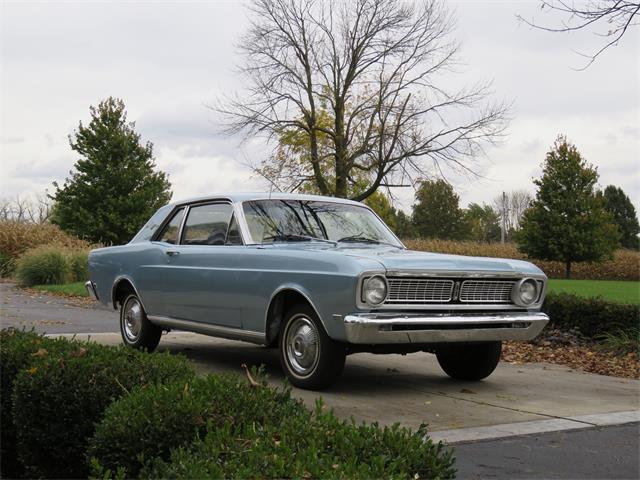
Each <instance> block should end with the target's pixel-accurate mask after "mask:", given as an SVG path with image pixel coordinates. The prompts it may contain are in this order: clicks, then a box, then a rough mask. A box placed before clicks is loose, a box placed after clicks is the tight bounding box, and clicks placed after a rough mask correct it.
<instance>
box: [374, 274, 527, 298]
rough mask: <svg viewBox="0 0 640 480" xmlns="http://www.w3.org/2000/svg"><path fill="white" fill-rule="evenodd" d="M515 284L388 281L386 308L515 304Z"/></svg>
mask: <svg viewBox="0 0 640 480" xmlns="http://www.w3.org/2000/svg"><path fill="white" fill-rule="evenodd" d="M515 283H516V280H484V279H482V280H463V279H459V280H456V279H442V278H420V277H387V284H388V286H389V293H388V295H387V299H386V300H385V304H386V305H402V304H404V305H422V304H424V305H426V304H445V303H448V304H465V303H466V304H469V303H472V304H496V303H512V302H511V289H512V288H513V285H515Z"/></svg>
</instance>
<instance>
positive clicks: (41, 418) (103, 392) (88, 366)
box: [13, 342, 195, 478]
mask: <svg viewBox="0 0 640 480" xmlns="http://www.w3.org/2000/svg"><path fill="white" fill-rule="evenodd" d="M75 346H76V348H75V349H73V350H72V351H71V352H68V353H64V354H60V355H56V354H45V355H42V356H38V357H35V358H36V359H37V360H36V361H34V362H32V364H31V367H30V368H29V369H26V370H22V371H21V372H20V373H19V374H18V376H17V378H16V380H15V383H14V387H13V422H14V425H15V429H16V437H17V450H18V458H19V460H20V462H21V463H22V465H23V466H24V467H25V471H26V473H27V474H28V475H29V476H32V477H46V478H82V477H86V476H87V474H88V473H89V471H88V466H87V461H86V451H87V447H88V441H89V439H90V438H91V436H92V435H93V433H94V429H95V424H96V423H97V422H99V421H100V420H101V419H102V416H103V413H104V411H105V409H106V408H107V407H108V406H109V405H110V404H111V403H112V402H113V401H114V400H116V399H118V398H120V397H122V396H124V395H126V394H127V393H128V392H129V391H131V390H132V389H133V388H135V387H137V386H142V385H153V384H155V383H161V382H167V381H170V380H174V379H186V378H191V377H193V375H194V374H195V373H194V371H193V368H192V367H191V364H190V363H189V362H188V361H187V360H186V359H185V358H183V357H179V356H174V355H169V354H166V353H165V354H155V353H154V354H149V353H145V352H140V351H138V350H134V349H130V348H125V347H120V348H114V347H106V346H103V345H99V344H96V343H88V342H84V343H77V344H76V345H75Z"/></svg>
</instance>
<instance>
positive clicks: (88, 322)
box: [0, 282, 118, 333]
mask: <svg viewBox="0 0 640 480" xmlns="http://www.w3.org/2000/svg"><path fill="white" fill-rule="evenodd" d="M0 325H1V326H2V328H6V327H16V328H25V329H27V330H29V329H31V328H34V329H35V330H36V331H37V332H39V333H99V332H117V331H118V313H117V312H116V311H115V310H113V309H112V308H107V307H105V306H103V305H102V304H99V303H98V302H92V301H90V300H89V299H82V300H74V299H68V298H65V297H60V296H54V295H47V294H45V293H40V292H36V291H35V290H29V291H26V290H22V289H19V288H16V287H15V285H13V284H12V283H8V282H0Z"/></svg>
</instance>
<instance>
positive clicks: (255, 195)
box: [171, 192, 362, 205]
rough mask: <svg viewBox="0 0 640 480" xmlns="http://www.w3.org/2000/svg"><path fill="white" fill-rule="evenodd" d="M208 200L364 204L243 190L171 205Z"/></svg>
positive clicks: (317, 196)
mask: <svg viewBox="0 0 640 480" xmlns="http://www.w3.org/2000/svg"><path fill="white" fill-rule="evenodd" d="M207 200H229V201H231V202H234V203H236V202H247V201H251V200H302V201H320V202H334V203H345V204H350V205H362V203H360V202H356V201H354V200H347V199H346V198H337V197H325V196H322V195H303V194H300V193H281V192H272V193H270V192H242V193H217V194H211V195H201V196H198V197H192V198H186V199H182V200H178V201H175V202H172V203H171V205H184V204H187V203H197V202H205V201H207Z"/></svg>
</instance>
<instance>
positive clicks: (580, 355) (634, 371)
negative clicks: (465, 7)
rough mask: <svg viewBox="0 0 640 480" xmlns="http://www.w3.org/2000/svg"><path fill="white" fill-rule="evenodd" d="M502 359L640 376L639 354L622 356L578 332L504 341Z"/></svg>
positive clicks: (617, 374) (545, 334)
mask: <svg viewBox="0 0 640 480" xmlns="http://www.w3.org/2000/svg"><path fill="white" fill-rule="evenodd" d="M502 360H503V361H505V362H509V363H513V364H516V365H518V364H522V363H529V362H546V363H555V364H558V365H566V366H568V367H570V368H573V369H575V370H582V371H585V372H589V373H597V374H599V375H608V376H612V377H623V378H635V379H640V361H639V360H640V359H639V357H638V353H637V352H636V353H633V352H632V353H629V354H626V355H619V354H616V353H613V352H610V351H607V350H603V349H602V347H601V346H599V345H598V344H597V343H595V342H593V341H589V340H588V339H585V338H583V337H581V336H580V334H579V333H578V332H575V331H573V332H561V331H558V330H549V331H545V332H544V333H543V334H542V335H541V336H539V337H538V338H536V339H535V340H533V341H531V342H512V341H507V342H503V343H502Z"/></svg>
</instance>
